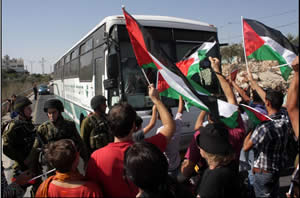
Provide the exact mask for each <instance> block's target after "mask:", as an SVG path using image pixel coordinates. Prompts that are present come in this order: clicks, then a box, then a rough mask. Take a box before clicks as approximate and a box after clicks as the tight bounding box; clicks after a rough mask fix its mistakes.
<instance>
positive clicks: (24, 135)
mask: <svg viewBox="0 0 300 198" xmlns="http://www.w3.org/2000/svg"><path fill="white" fill-rule="evenodd" d="M2 138H3V153H4V154H5V155H6V156H7V157H9V158H10V159H12V160H14V161H15V164H14V175H16V174H17V172H18V171H25V170H26V169H28V167H27V166H26V165H25V164H24V160H25V159H26V157H27V156H28V155H29V153H30V151H31V149H32V145H33V143H34V140H35V131H34V125H33V124H32V121H31V120H20V116H17V117H16V118H15V119H14V120H12V121H11V122H10V123H9V124H8V125H7V127H6V130H5V131H4V133H3V136H2Z"/></svg>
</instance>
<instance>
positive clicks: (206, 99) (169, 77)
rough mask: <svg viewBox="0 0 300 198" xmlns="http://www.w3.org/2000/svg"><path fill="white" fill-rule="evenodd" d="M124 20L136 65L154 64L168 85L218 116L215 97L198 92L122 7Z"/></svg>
mask: <svg viewBox="0 0 300 198" xmlns="http://www.w3.org/2000/svg"><path fill="white" fill-rule="evenodd" d="M123 13H124V16H125V20H126V28H127V31H128V34H129V38H130V41H131V44H132V48H133V51H134V53H135V56H136V59H137V62H138V65H139V66H141V67H144V66H145V65H155V66H156V68H157V69H158V70H159V72H160V74H161V75H162V76H163V78H164V79H165V81H166V82H167V83H168V85H169V86H170V87H171V88H172V89H174V90H175V91H176V92H178V93H179V94H180V95H182V97H183V99H185V100H188V101H189V102H191V103H192V104H193V105H194V106H197V107H199V108H201V109H202V110H205V111H209V112H210V113H211V114H212V115H213V116H214V117H215V118H219V112H218V105H217V99H216V98H215V97H212V96H207V95H203V94H199V93H198V92H197V91H196V90H195V89H194V88H193V86H192V85H191V83H190V82H189V81H188V80H187V78H186V77H185V76H184V74H183V73H182V72H181V71H180V70H179V68H178V67H177V66H176V64H175V63H173V62H172V61H171V60H169V59H168V56H167V55H166V54H165V53H164V51H163V50H162V49H161V47H160V45H159V44H158V43H156V42H155V40H154V39H153V37H152V35H151V34H150V33H149V32H148V31H147V30H146V29H145V28H144V27H143V26H141V25H140V24H139V23H138V22H137V21H136V20H135V19H134V18H133V17H132V16H131V15H130V14H129V13H127V12H126V10H125V9H124V8H123Z"/></svg>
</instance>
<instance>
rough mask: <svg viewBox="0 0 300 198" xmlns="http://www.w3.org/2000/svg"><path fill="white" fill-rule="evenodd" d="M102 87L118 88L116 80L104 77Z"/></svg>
mask: <svg viewBox="0 0 300 198" xmlns="http://www.w3.org/2000/svg"><path fill="white" fill-rule="evenodd" d="M103 85H104V89H106V90H108V89H114V88H118V83H117V80H116V79H114V78H110V79H106V80H104V81H103Z"/></svg>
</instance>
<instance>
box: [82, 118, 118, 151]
mask: <svg viewBox="0 0 300 198" xmlns="http://www.w3.org/2000/svg"><path fill="white" fill-rule="evenodd" d="M80 136H81V138H82V139H83V141H84V143H85V145H86V146H87V148H88V151H89V153H90V154H91V153H92V152H94V151H95V150H97V149H99V148H102V147H104V146H106V145H107V144H108V143H110V142H113V135H112V134H111V132H110V130H109V125H108V121H107V119H106V115H105V114H103V115H98V114H96V113H93V114H92V115H90V116H88V117H86V118H85V119H84V120H83V121H82V123H81V127H80Z"/></svg>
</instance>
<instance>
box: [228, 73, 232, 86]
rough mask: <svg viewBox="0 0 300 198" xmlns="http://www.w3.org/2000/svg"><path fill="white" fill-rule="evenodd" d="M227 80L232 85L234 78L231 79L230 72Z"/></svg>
mask: <svg viewBox="0 0 300 198" xmlns="http://www.w3.org/2000/svg"><path fill="white" fill-rule="evenodd" d="M226 80H227V82H228V83H229V84H230V85H232V82H233V81H232V79H231V75H230V74H229V75H228V76H227V77H226Z"/></svg>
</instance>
